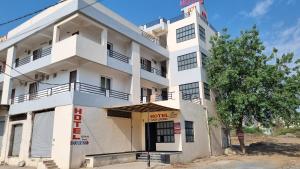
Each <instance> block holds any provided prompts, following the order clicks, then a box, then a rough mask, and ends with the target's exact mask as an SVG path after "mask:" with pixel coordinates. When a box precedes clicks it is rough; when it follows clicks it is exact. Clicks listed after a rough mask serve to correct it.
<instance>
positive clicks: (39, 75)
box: [34, 73, 45, 81]
mask: <svg viewBox="0 0 300 169" xmlns="http://www.w3.org/2000/svg"><path fill="white" fill-rule="evenodd" d="M44 79H45V74H43V73H37V74H35V75H34V80H36V81H43V80H44Z"/></svg>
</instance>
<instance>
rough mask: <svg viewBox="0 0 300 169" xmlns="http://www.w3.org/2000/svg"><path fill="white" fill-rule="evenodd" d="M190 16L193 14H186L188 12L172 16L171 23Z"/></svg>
mask: <svg viewBox="0 0 300 169" xmlns="http://www.w3.org/2000/svg"><path fill="white" fill-rule="evenodd" d="M190 16H191V15H189V14H186V13H185V14H180V15H178V16H176V17H174V18H171V19H170V23H174V22H177V21H180V20H182V19H185V18H188V17H190Z"/></svg>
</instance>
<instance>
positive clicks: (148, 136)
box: [147, 111, 151, 167]
mask: <svg viewBox="0 0 300 169" xmlns="http://www.w3.org/2000/svg"><path fill="white" fill-rule="evenodd" d="M147 113H148V124H147V138H148V150H147V159H148V162H147V166H148V167H150V166H151V158H150V152H149V151H150V123H149V119H150V118H149V116H150V114H149V111H148V112H147Z"/></svg>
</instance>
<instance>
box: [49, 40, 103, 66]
mask: <svg viewBox="0 0 300 169" xmlns="http://www.w3.org/2000/svg"><path fill="white" fill-rule="evenodd" d="M66 49H68V50H66ZM105 55H106V46H104V45H101V44H100V43H97V42H95V41H93V40H90V39H89V38H87V37H84V36H83V35H77V34H75V35H73V36H70V37H68V38H66V39H64V40H62V41H59V42H57V43H55V44H54V45H53V55H52V61H51V62H52V63H55V62H59V61H62V60H66V59H69V58H71V57H74V56H79V57H81V58H84V59H86V60H89V61H92V62H95V63H100V64H104V65H106V63H107V59H106V57H104V56H105Z"/></svg>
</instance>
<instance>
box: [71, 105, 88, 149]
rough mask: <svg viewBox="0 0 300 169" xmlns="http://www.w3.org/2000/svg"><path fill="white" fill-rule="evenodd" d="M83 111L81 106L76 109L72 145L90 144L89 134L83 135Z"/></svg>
mask: <svg viewBox="0 0 300 169" xmlns="http://www.w3.org/2000/svg"><path fill="white" fill-rule="evenodd" d="M82 116H83V111H82V109H81V108H75V109H74V116H73V129H72V141H71V145H87V144H89V141H88V136H82V133H81V132H82V130H81V124H82Z"/></svg>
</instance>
